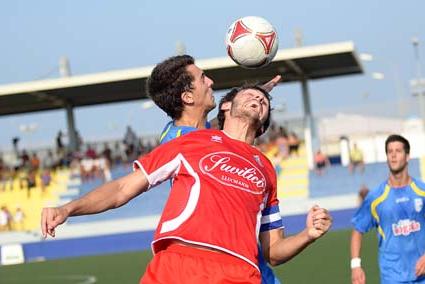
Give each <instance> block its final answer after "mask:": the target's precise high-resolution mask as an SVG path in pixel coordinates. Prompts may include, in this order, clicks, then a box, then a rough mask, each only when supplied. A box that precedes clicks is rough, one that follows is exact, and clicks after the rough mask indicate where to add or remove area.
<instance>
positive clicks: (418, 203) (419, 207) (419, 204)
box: [415, 198, 424, 212]
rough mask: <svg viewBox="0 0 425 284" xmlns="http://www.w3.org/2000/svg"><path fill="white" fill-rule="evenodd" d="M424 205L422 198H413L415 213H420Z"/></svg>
mask: <svg viewBox="0 0 425 284" xmlns="http://www.w3.org/2000/svg"><path fill="white" fill-rule="evenodd" d="M423 205H424V203H423V201H422V198H415V210H416V212H421V210H422V207H423Z"/></svg>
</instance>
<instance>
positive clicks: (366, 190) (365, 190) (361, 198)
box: [358, 184, 370, 206]
mask: <svg viewBox="0 0 425 284" xmlns="http://www.w3.org/2000/svg"><path fill="white" fill-rule="evenodd" d="M369 191H370V190H369V188H368V187H367V186H366V185H365V184H362V186H361V187H360V189H359V197H358V199H359V202H358V203H359V206H360V205H362V203H363V201H364V200H365V199H366V196H367V195H368V194H369Z"/></svg>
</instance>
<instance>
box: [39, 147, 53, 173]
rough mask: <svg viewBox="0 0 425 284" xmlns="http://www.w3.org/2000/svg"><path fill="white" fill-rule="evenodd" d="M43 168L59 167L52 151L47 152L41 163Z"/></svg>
mask: <svg viewBox="0 0 425 284" xmlns="http://www.w3.org/2000/svg"><path fill="white" fill-rule="evenodd" d="M41 166H42V168H43V169H54V168H55V167H56V166H57V163H56V162H55V158H54V157H53V152H52V151H51V150H48V151H47V155H46V157H44V159H43V161H41Z"/></svg>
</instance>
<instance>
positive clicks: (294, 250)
mask: <svg viewBox="0 0 425 284" xmlns="http://www.w3.org/2000/svg"><path fill="white" fill-rule="evenodd" d="M331 225H332V217H331V216H330V215H329V213H328V211H327V210H326V209H324V208H320V207H318V206H314V207H312V208H311V209H310V210H309V212H308V214H307V220H306V228H305V229H304V230H303V231H302V232H300V233H298V234H296V235H294V236H290V237H285V236H284V233H283V230H281V229H275V230H271V231H266V232H262V233H261V234H260V241H261V245H262V249H263V253H264V257H265V259H266V260H268V262H269V263H270V264H271V265H278V264H281V263H284V262H286V261H288V260H290V259H291V258H293V257H294V256H296V255H297V254H299V253H300V252H301V251H303V250H304V249H305V248H306V247H307V246H308V245H309V244H311V243H313V242H314V241H315V240H317V239H318V238H320V237H322V236H323V235H324V234H325V233H326V232H327V231H328V230H329V228H330V227H331Z"/></svg>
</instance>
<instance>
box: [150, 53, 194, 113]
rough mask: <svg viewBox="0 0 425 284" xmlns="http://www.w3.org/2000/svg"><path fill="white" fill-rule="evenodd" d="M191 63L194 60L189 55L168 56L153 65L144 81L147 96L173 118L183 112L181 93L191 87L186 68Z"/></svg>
mask: <svg viewBox="0 0 425 284" xmlns="http://www.w3.org/2000/svg"><path fill="white" fill-rule="evenodd" d="M192 64H195V60H194V59H193V57H192V56H189V55H179V56H173V57H170V58H168V59H166V60H164V61H163V62H161V63H158V64H157V65H156V66H155V68H154V69H153V70H152V73H151V76H150V77H149V78H148V80H147V82H146V91H147V93H148V95H149V97H150V98H151V99H152V100H153V101H154V102H155V104H156V105H157V106H159V107H160V108H161V109H162V110H163V111H165V112H166V113H167V115H168V116H170V117H171V118H172V119H174V120H175V119H179V118H180V117H181V115H182V112H183V101H182V99H181V94H182V93H183V92H185V91H189V90H192V88H193V87H192V81H193V76H192V75H191V74H190V73H189V72H188V71H187V70H186V67H187V66H188V65H192Z"/></svg>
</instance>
